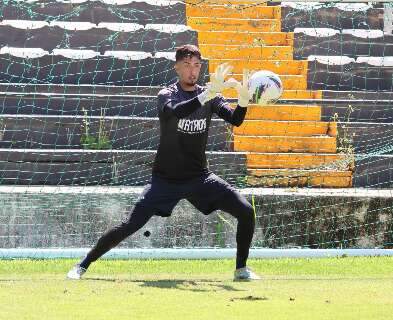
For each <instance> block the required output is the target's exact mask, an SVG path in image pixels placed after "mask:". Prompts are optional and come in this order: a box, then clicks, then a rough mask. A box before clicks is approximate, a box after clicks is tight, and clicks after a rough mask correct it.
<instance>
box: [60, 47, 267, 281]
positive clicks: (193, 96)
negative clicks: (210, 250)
mask: <svg viewBox="0 0 393 320" xmlns="http://www.w3.org/2000/svg"><path fill="white" fill-rule="evenodd" d="M201 66H202V64H201V54H200V51H199V49H198V48H197V47H196V46H194V45H184V46H182V47H180V48H178V49H177V51H176V63H175V70H176V73H177V75H178V81H177V82H176V83H175V84H172V85H170V86H168V87H167V88H165V89H162V90H161V91H160V92H159V93H158V103H157V107H158V113H159V120H160V143H159V147H158V150H157V154H156V157H155V161H154V166H153V172H152V178H151V183H150V184H148V185H147V186H146V187H145V189H144V191H143V193H142V195H141V197H140V198H139V199H138V201H137V203H136V204H135V206H134V208H133V210H132V211H131V212H129V214H128V215H127V216H126V218H125V219H124V220H123V221H122V223H121V224H119V225H117V226H115V227H113V228H112V229H109V230H108V231H106V232H105V233H104V234H103V235H102V236H101V238H100V239H99V240H98V242H97V243H96V245H95V246H94V247H93V248H92V249H91V250H90V251H89V252H88V254H87V255H86V256H85V257H84V258H83V259H82V260H81V261H80V262H79V263H78V264H77V265H75V266H74V267H73V268H72V269H71V270H70V271H69V272H68V274H67V277H68V278H70V279H80V278H81V276H82V275H83V274H84V273H85V272H86V270H87V268H88V267H89V265H90V264H91V263H92V262H94V261H96V260H97V259H98V258H99V257H101V256H102V255H103V254H105V253H106V252H108V251H109V250H110V249H111V248H113V247H115V246H116V245H118V244H119V243H120V242H121V241H122V240H124V239H125V238H127V237H128V236H130V235H132V234H133V233H135V232H136V231H138V230H139V229H140V228H142V227H143V226H144V225H145V224H146V223H147V222H148V221H149V219H150V218H151V217H152V216H153V215H158V216H162V217H168V216H170V215H171V213H172V210H173V208H174V207H175V206H176V204H177V203H178V202H179V201H180V200H181V199H187V200H188V201H189V202H190V203H191V204H192V205H194V206H195V207H196V208H197V209H198V210H199V211H201V212H202V213H203V214H205V215H208V214H210V213H211V212H213V211H215V210H222V211H224V212H227V213H229V214H231V215H232V216H234V217H235V218H236V219H237V231H236V243H237V253H236V269H235V272H234V280H257V279H260V278H259V276H258V275H256V274H255V273H254V272H253V271H252V270H251V269H249V268H248V267H247V266H246V262H247V258H248V254H249V248H250V245H251V240H252V237H253V234H254V229H255V213H254V210H253V207H252V206H251V205H250V203H249V202H248V201H247V200H246V198H245V197H244V196H242V195H241V194H240V193H239V192H237V191H236V190H235V189H234V188H233V187H232V186H230V185H229V184H228V183H227V182H226V181H224V180H223V179H221V178H219V177H218V176H216V175H215V174H214V173H212V172H210V171H209V170H208V168H207V162H206V154H205V150H206V143H207V138H208V129H209V125H210V121H211V117H212V114H213V113H215V114H217V115H218V116H219V117H220V118H222V119H224V120H225V121H227V122H229V123H231V124H232V125H235V126H240V125H241V124H242V122H243V120H244V117H245V115H246V110H247V109H246V107H247V105H248V102H249V100H250V98H251V95H250V92H249V90H248V86H247V83H248V78H249V72H248V71H247V70H245V71H244V74H243V82H242V83H240V82H238V81H236V80H234V79H230V80H228V81H225V77H226V76H227V75H228V74H229V72H231V67H230V66H229V65H228V64H222V65H220V66H218V67H217V69H216V71H215V73H214V74H213V75H212V76H211V78H210V82H209V83H208V84H207V86H206V88H203V87H201V86H199V85H198V84H197V80H198V78H199V73H200V70H201ZM229 87H234V88H235V89H236V90H237V92H238V105H237V107H236V108H235V109H232V108H231V107H230V106H229V104H228V102H227V101H226V100H225V99H224V98H223V97H222V95H220V94H219V93H220V92H221V91H222V90H223V89H225V88H229Z"/></svg>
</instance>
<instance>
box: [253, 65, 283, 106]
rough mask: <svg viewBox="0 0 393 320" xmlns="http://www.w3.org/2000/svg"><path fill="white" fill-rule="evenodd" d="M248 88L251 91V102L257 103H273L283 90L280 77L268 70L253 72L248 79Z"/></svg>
mask: <svg viewBox="0 0 393 320" xmlns="http://www.w3.org/2000/svg"><path fill="white" fill-rule="evenodd" d="M248 88H249V89H250V91H251V92H252V93H253V96H252V102H253V103H256V104H259V105H266V104H272V103H275V102H276V101H277V100H278V99H279V98H280V97H281V95H282V92H283V85H282V82H281V79H280V77H279V76H278V75H277V74H275V73H274V72H271V71H268V70H261V71H257V72H255V73H254V74H253V75H252V76H251V77H250V79H249V82H248Z"/></svg>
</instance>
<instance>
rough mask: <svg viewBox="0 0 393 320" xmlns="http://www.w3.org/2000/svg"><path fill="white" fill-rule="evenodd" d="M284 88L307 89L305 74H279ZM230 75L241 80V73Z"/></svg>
mask: <svg viewBox="0 0 393 320" xmlns="http://www.w3.org/2000/svg"><path fill="white" fill-rule="evenodd" d="M279 76H280V79H281V81H282V86H283V88H284V90H305V89H307V76H304V75H279ZM230 77H232V78H234V79H236V80H238V81H241V80H242V79H243V74H237V73H234V74H231V75H230Z"/></svg>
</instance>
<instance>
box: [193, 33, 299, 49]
mask: <svg viewBox="0 0 393 320" xmlns="http://www.w3.org/2000/svg"><path fill="white" fill-rule="evenodd" d="M201 44H213V45H218V44H225V45H246V44H248V45H255V46H260V47H261V46H291V47H293V33H292V32H288V33H287V32H233V31H209V32H207V31H199V32H198V45H201Z"/></svg>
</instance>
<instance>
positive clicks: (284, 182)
mask: <svg viewBox="0 0 393 320" xmlns="http://www.w3.org/2000/svg"><path fill="white" fill-rule="evenodd" d="M248 171H249V172H248V173H249V175H248V176H247V179H246V182H247V184H248V185H250V186H255V187H257V186H259V187H324V188H347V187H351V186H352V172H351V171H336V170H291V169H289V170H282V169H281V170H276V169H270V170H269V169H252V170H248Z"/></svg>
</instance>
